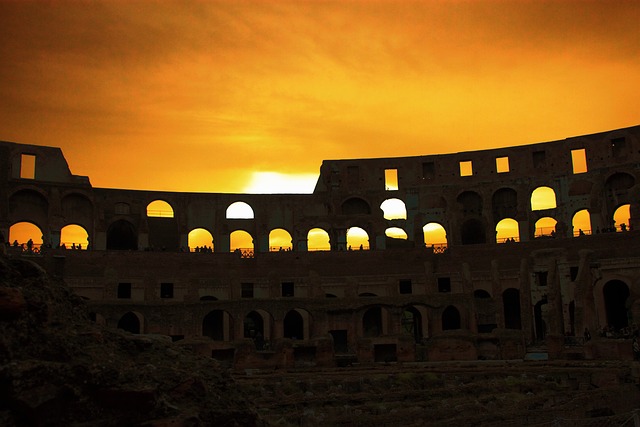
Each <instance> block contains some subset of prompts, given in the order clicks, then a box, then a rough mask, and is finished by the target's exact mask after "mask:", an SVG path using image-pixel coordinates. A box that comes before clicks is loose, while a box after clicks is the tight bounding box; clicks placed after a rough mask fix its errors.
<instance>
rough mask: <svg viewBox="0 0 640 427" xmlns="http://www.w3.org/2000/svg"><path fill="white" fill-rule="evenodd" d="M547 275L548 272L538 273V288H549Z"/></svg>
mask: <svg viewBox="0 0 640 427" xmlns="http://www.w3.org/2000/svg"><path fill="white" fill-rule="evenodd" d="M547 275H548V273H547V272H546V271H537V272H536V284H537V285H538V286H547Z"/></svg>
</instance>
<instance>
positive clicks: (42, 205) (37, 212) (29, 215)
mask: <svg viewBox="0 0 640 427" xmlns="http://www.w3.org/2000/svg"><path fill="white" fill-rule="evenodd" d="M9 212H10V218H11V219H12V220H14V221H31V222H34V223H35V222H40V223H41V224H45V223H46V222H47V219H48V213H49V202H48V200H47V198H46V197H45V196H44V195H42V194H41V193H39V192H38V191H35V190H31V189H23V190H19V191H16V192H15V193H14V194H12V195H11V197H9Z"/></svg>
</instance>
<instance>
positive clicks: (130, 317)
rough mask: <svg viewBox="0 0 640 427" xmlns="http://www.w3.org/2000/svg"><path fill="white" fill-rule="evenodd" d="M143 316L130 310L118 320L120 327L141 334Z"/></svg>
mask: <svg viewBox="0 0 640 427" xmlns="http://www.w3.org/2000/svg"><path fill="white" fill-rule="evenodd" d="M141 318H142V316H140V315H138V314H137V313H134V312H133V311H129V312H128V313H125V314H124V315H123V316H122V317H121V318H120V320H119V321H118V329H123V330H125V331H127V332H131V333H132V334H139V333H141V332H142V320H141Z"/></svg>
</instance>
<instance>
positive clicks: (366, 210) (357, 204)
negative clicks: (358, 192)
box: [342, 197, 371, 215]
mask: <svg viewBox="0 0 640 427" xmlns="http://www.w3.org/2000/svg"><path fill="white" fill-rule="evenodd" d="M342 214H343V215H369V214H371V207H369V203H367V202H365V201H364V200H362V199H361V198H359V197H352V198H350V199H348V200H345V202H344V203H342Z"/></svg>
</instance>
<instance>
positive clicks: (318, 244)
mask: <svg viewBox="0 0 640 427" xmlns="http://www.w3.org/2000/svg"><path fill="white" fill-rule="evenodd" d="M307 250H309V251H330V250H331V241H330V239H329V233H327V232H326V231H325V230H323V229H322V228H312V229H311V230H309V232H308V233H307Z"/></svg>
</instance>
